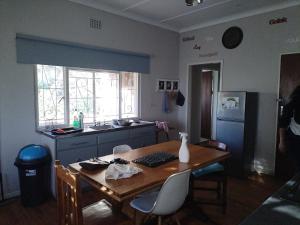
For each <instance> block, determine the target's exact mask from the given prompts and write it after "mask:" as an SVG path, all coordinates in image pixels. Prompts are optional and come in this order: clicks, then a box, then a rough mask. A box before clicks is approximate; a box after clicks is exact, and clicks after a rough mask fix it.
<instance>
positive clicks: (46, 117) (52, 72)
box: [37, 65, 65, 126]
mask: <svg viewBox="0 0 300 225" xmlns="http://www.w3.org/2000/svg"><path fill="white" fill-rule="evenodd" d="M37 94H38V96H37V102H38V114H39V118H38V120H39V121H38V126H47V125H57V124H64V122H65V107H64V105H65V104H64V103H65V102H64V100H65V99H64V75H63V67H60V66H48V65H37Z"/></svg>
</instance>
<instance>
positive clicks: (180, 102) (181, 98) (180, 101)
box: [176, 90, 185, 106]
mask: <svg viewBox="0 0 300 225" xmlns="http://www.w3.org/2000/svg"><path fill="white" fill-rule="evenodd" d="M184 102H185V97H184V96H183V94H182V93H181V92H180V90H179V91H178V93H177V98H176V105H179V106H183V105H184Z"/></svg>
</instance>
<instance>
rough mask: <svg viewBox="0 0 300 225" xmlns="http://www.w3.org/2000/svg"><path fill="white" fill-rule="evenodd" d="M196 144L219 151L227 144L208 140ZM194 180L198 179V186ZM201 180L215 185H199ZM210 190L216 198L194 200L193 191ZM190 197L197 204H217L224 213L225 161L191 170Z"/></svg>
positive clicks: (225, 196)
mask: <svg viewBox="0 0 300 225" xmlns="http://www.w3.org/2000/svg"><path fill="white" fill-rule="evenodd" d="M198 145H201V146H204V147H209V148H215V149H218V150H220V151H227V150H228V149H227V146H226V144H224V143H221V142H218V141H215V140H208V141H205V142H203V143H199V144H198ZM196 181H199V183H200V186H198V185H196ZM203 182H215V183H216V187H215V188H214V187H204V186H201V183H202V184H203ZM195 190H200V191H210V192H216V194H217V199H216V200H212V201H208V200H198V201H196V200H195V198H194V191H195ZM190 195H191V196H190V197H191V198H192V201H193V202H194V203H197V204H210V205H219V206H221V207H222V209H223V213H226V207H227V174H226V162H223V163H214V164H212V165H210V166H208V167H205V168H201V169H198V170H195V171H193V172H192V178H191V189H190Z"/></svg>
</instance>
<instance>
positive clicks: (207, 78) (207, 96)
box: [200, 71, 213, 139]
mask: <svg viewBox="0 0 300 225" xmlns="http://www.w3.org/2000/svg"><path fill="white" fill-rule="evenodd" d="M212 82H213V77H212V71H202V74H201V85H200V86H201V87H200V89H201V96H200V99H201V100H200V101H201V137H202V138H206V139H211V120H212V95H213V83H212Z"/></svg>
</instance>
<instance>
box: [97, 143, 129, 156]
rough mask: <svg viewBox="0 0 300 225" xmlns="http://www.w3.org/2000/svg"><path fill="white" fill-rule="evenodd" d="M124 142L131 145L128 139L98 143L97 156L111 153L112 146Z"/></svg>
mask: <svg viewBox="0 0 300 225" xmlns="http://www.w3.org/2000/svg"><path fill="white" fill-rule="evenodd" d="M125 144H126V145H129V146H130V147H132V146H131V145H130V144H131V143H130V141H129V139H126V140H119V141H114V142H107V143H102V144H99V145H98V156H99V157H100V156H105V155H111V154H113V148H114V147H115V146H117V145H125ZM132 148H133V147H132Z"/></svg>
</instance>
